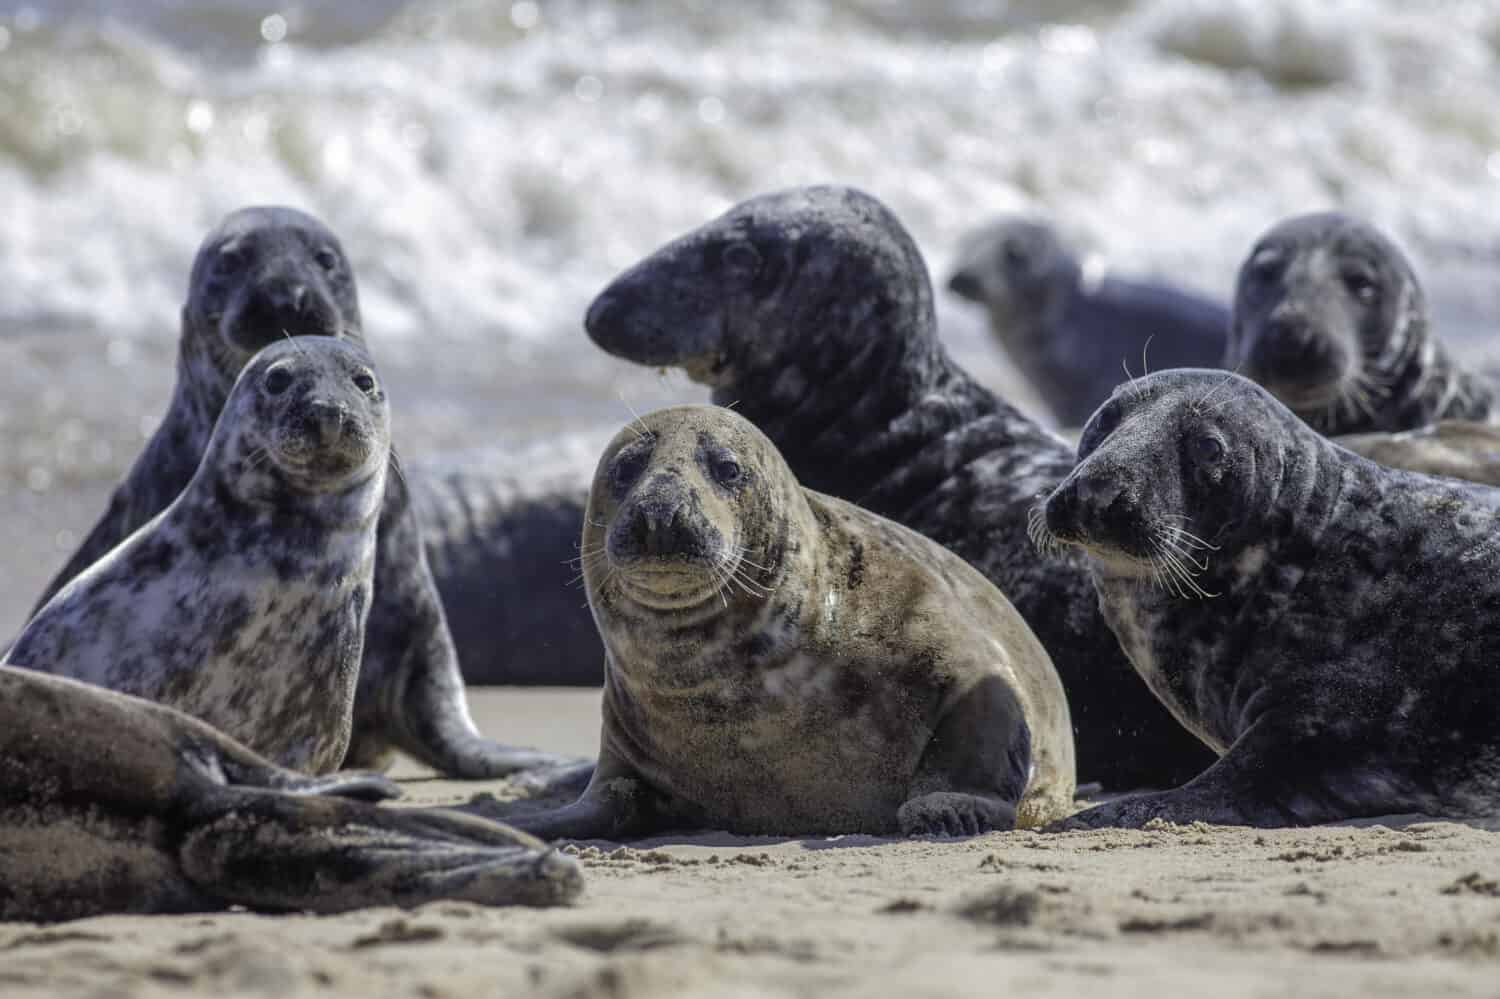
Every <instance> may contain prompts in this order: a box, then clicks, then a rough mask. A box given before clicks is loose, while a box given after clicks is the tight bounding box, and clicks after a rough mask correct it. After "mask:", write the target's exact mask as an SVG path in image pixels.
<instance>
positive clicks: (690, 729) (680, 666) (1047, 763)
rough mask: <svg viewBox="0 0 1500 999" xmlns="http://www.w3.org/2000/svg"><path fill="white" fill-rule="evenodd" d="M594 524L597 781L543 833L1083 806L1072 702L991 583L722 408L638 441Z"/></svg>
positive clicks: (683, 418) (996, 819) (1010, 813)
mask: <svg viewBox="0 0 1500 999" xmlns="http://www.w3.org/2000/svg"><path fill="white" fill-rule="evenodd" d="M585 525H586V527H585V529H584V534H583V539H584V547H583V551H584V554H585V559H586V560H585V562H584V573H585V579H586V580H587V582H588V589H589V606H590V608H591V610H592V611H593V614H594V619H595V621H596V622H598V625H599V631H600V634H601V635H602V637H603V639H604V644H605V648H606V650H607V651H608V658H607V663H606V667H605V696H604V726H603V735H602V738H601V745H600V757H599V767H598V771H597V773H596V775H595V777H594V780H593V783H591V784H590V786H589V788H588V790H587V791H585V793H584V795H583V797H582V798H581V799H580V800H579V802H577V803H575V804H574V805H572V806H569V807H568V808H565V809H562V810H560V811H558V812H555V813H548V814H543V815H541V816H536V817H532V816H527V817H523V818H522V819H520V820H519V823H520V824H521V825H522V827H523V828H528V829H531V830H532V831H535V832H538V833H541V834H544V835H546V836H549V837H550V836H570V837H583V836H598V835H613V836H619V835H642V834H644V833H647V832H650V831H651V830H652V829H660V828H669V827H671V826H673V825H681V824H684V823H687V824H691V825H696V826H704V827H709V828H722V829H728V830H730V831H733V832H740V833H766V834H772V833H774V834H787V835H797V834H835V833H848V832H865V833H888V832H894V831H896V830H900V831H901V832H903V833H907V834H920V833H935V834H943V833H948V834H973V833H978V832H981V831H984V830H987V829H1007V828H1010V827H1011V826H1012V825H1014V824H1016V823H1017V822H1018V821H1019V822H1020V823H1021V824H1023V825H1035V824H1038V823H1041V822H1044V821H1046V820H1047V819H1048V818H1049V817H1051V816H1057V815H1061V814H1064V813H1065V812H1066V810H1067V807H1068V804H1069V803H1070V802H1071V799H1072V792H1073V753H1072V744H1071V734H1070V726H1069V721H1068V712H1067V702H1066V700H1065V698H1064V695H1063V692H1062V687H1061V684H1060V683H1059V682H1058V680H1057V676H1056V674H1055V672H1054V671H1053V669H1052V665H1051V662H1050V661H1049V660H1048V658H1047V654H1046V652H1045V650H1043V649H1042V647H1041V644H1040V643H1039V642H1038V641H1037V640H1036V637H1035V636H1034V635H1032V634H1031V632H1030V630H1029V629H1028V628H1027V627H1026V625H1025V623H1024V622H1023V621H1022V620H1021V617H1020V615H1019V614H1017V613H1016V612H1015V610H1014V608H1012V607H1011V606H1010V604H1009V603H1008V602H1006V600H1005V598H1004V597H1003V596H1002V595H1001V594H1000V593H999V591H997V590H996V589H995V588H994V586H993V585H992V584H990V583H989V582H988V581H986V580H985V579H984V578H983V577H982V576H980V575H979V574H978V573H977V572H975V571H974V570H973V569H971V568H970V567H969V566H967V565H965V564H964V563H963V562H962V561H961V560H960V559H959V558H957V557H956V556H954V555H952V554H951V553H949V552H947V551H944V550H943V549H942V548H940V547H939V546H938V545H936V544H934V543H933V542H931V541H929V540H927V539H926V538H923V537H921V536H920V535H918V534H915V533H913V532H911V531H908V530H906V529H904V528H902V527H900V526H898V525H896V524H892V523H890V522H889V521H886V520H883V519H881V518H879V517H876V516H874V515H873V514H870V513H868V512H866V511H863V510H860V509H859V508H857V507H854V506H852V505H851V504H848V503H844V502H842V501H840V500H836V499H834V498H832V497H828V496H820V495H818V494H816V493H812V492H808V491H804V490H803V489H801V487H800V486H798V484H797V481H796V479H795V478H794V477H793V476H792V474H791V471H790V469H788V468H787V467H786V465H785V463H784V462H783V461H782V460H781V458H780V456H779V455H778V454H777V452H776V449H775V447H774V446H773V445H772V444H771V443H770V442H769V441H768V440H766V439H765V437H764V436H763V435H762V434H761V433H760V432H759V431H757V430H756V429H755V428H754V427H753V426H752V425H750V424H749V423H747V422H746V421H744V420H743V419H741V418H740V417H738V416H736V415H735V414H733V413H732V412H729V411H728V410H724V409H720V408H715V407H706V406H689V407H681V408H676V409H668V410H662V411H660V412H657V413H653V414H651V415H649V416H647V417H645V418H643V419H641V420H640V421H638V422H637V423H634V424H632V425H631V426H629V427H627V428H626V429H625V430H624V431H622V432H621V434H620V435H619V436H618V437H616V438H615V440H614V441H613V442H612V443H611V444H610V445H609V447H608V448H607V449H606V451H605V453H604V455H603V457H602V458H601V460H600V463H599V468H598V471H597V473H596V476H595V480H594V485H593V490H592V493H591V495H590V498H589V508H588V514H587V516H586V518H585Z"/></svg>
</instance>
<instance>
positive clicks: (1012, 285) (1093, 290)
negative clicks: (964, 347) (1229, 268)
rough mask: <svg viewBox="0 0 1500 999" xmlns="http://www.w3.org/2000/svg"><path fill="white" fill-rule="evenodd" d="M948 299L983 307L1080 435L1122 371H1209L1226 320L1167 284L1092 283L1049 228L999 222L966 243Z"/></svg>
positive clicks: (1103, 279)
mask: <svg viewBox="0 0 1500 999" xmlns="http://www.w3.org/2000/svg"><path fill="white" fill-rule="evenodd" d="M948 289H949V290H950V291H952V292H953V293H954V294H956V295H958V296H959V297H961V298H964V299H967V300H968V301H970V302H975V303H977V304H979V305H983V306H984V307H985V310H986V311H987V312H988V313H989V320H990V331H991V332H992V333H993V334H994V336H995V339H996V341H998V342H999V344H1000V346H1001V348H1002V349H1004V351H1005V353H1006V355H1007V356H1008V357H1009V358H1010V359H1011V360H1012V361H1013V362H1014V363H1015V365H1016V367H1017V368H1018V369H1019V370H1020V371H1021V373H1022V374H1023V375H1025V376H1026V378H1027V380H1028V381H1030V382H1031V383H1032V384H1033V385H1035V386H1036V387H1037V390H1038V392H1039V393H1040V394H1041V397H1042V400H1043V401H1044V402H1045V403H1046V404H1047V406H1048V408H1050V409H1051V411H1052V415H1053V416H1054V418H1056V419H1057V421H1058V422H1059V423H1060V424H1061V425H1062V426H1065V427H1078V426H1082V425H1083V424H1084V423H1085V422H1086V421H1087V420H1088V418H1089V416H1090V415H1092V414H1093V412H1094V410H1095V408H1097V407H1098V405H1099V404H1100V403H1101V402H1103V401H1104V400H1105V399H1107V398H1109V394H1110V392H1112V391H1113V390H1114V387H1115V386H1116V385H1118V384H1119V383H1120V382H1121V381H1123V380H1125V377H1126V372H1125V366H1126V365H1129V366H1131V367H1141V368H1144V366H1145V365H1146V364H1148V363H1149V365H1150V367H1151V368H1154V369H1161V368H1206V367H1212V366H1214V365H1216V364H1218V363H1219V361H1220V359H1221V358H1223V356H1224V341H1225V337H1226V335H1227V333H1228V331H1229V310H1228V309H1227V308H1225V307H1224V306H1223V305H1220V304H1219V303H1218V302H1215V301H1212V300H1210V299H1208V298H1205V297H1203V296H1201V295H1196V294H1193V293H1192V292H1189V291H1187V290H1185V289H1182V288H1177V287H1173V286H1172V285H1169V284H1165V283H1163V282H1154V281H1133V280H1127V279H1125V278H1119V277H1113V276H1110V275H1102V276H1099V277H1092V276H1090V275H1087V274H1086V273H1085V271H1084V267H1083V264H1082V263H1081V262H1080V261H1079V259H1078V256H1077V254H1075V253H1074V252H1073V251H1072V250H1071V249H1070V248H1069V247H1068V246H1067V245H1066V244H1065V243H1064V242H1063V239H1062V236H1061V234H1060V233H1058V231H1057V230H1056V229H1055V228H1053V227H1052V226H1051V225H1049V224H1047V223H1046V222H1045V221H1042V220H1040V219H1034V218H1027V217H1024V216H1001V217H1000V218H997V219H994V220H992V221H991V222H989V223H986V224H985V225H983V226H981V227H979V228H978V229H975V230H973V231H972V232H969V233H967V234H966V235H965V236H964V237H963V239H962V241H961V243H960V245H959V250H958V263H957V264H956V265H955V267H954V270H953V272H952V274H951V275H950V276H949V278H948Z"/></svg>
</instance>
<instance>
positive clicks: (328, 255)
mask: <svg viewBox="0 0 1500 999" xmlns="http://www.w3.org/2000/svg"><path fill="white" fill-rule="evenodd" d="M313 260H315V261H317V264H318V266H319V267H321V268H323V269H324V270H325V271H328V272H329V273H332V272H334V271H336V270H338V269H339V255H338V254H337V253H334V252H333V250H331V249H329V248H328V247H326V246H325V247H323V248H322V249H320V250H318V252H317V253H314V254H313Z"/></svg>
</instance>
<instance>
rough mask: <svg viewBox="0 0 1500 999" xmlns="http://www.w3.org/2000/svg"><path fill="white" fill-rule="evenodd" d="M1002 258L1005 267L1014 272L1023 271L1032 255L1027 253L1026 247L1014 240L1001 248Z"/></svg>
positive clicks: (1008, 241)
mask: <svg viewBox="0 0 1500 999" xmlns="http://www.w3.org/2000/svg"><path fill="white" fill-rule="evenodd" d="M1000 256H1001V258H1002V259H1003V260H1004V261H1005V266H1006V267H1008V268H1009V269H1011V270H1013V271H1018V270H1021V269H1022V268H1024V267H1025V266H1026V265H1027V264H1028V263H1029V262H1030V259H1031V254H1029V253H1027V252H1026V247H1024V246H1022V245H1021V244H1020V243H1019V242H1017V241H1016V240H1014V239H1007V240H1006V241H1005V244H1004V245H1003V246H1002V247H1001V248H1000Z"/></svg>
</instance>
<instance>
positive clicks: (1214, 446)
mask: <svg viewBox="0 0 1500 999" xmlns="http://www.w3.org/2000/svg"><path fill="white" fill-rule="evenodd" d="M1188 453H1189V454H1191V455H1192V458H1193V460H1194V461H1195V462H1197V463H1198V464H1200V465H1212V464H1215V463H1216V462H1218V460H1219V459H1220V458H1222V457H1224V444H1223V443H1222V442H1221V441H1220V440H1219V439H1218V438H1217V437H1213V436H1210V435H1208V434H1203V435H1201V436H1198V437H1194V438H1193V440H1192V442H1191V443H1190V444H1189V445H1188Z"/></svg>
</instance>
